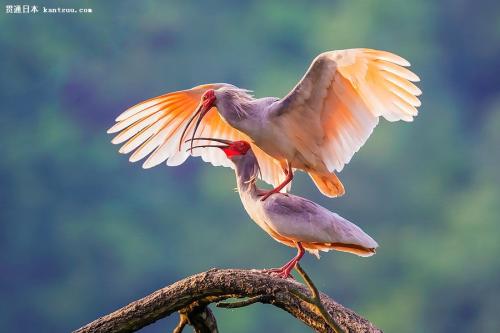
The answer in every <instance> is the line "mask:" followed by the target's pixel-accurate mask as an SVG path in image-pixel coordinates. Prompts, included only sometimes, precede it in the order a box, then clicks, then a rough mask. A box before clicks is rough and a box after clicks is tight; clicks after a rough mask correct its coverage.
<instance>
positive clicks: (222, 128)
mask: <svg viewBox="0 0 500 333" xmlns="http://www.w3.org/2000/svg"><path fill="white" fill-rule="evenodd" d="M409 65H410V63H409V62H408V61H406V60H405V59H403V58H401V57H400V56H397V55H395V54H393V53H390V52H387V51H379V50H372V49H347V50H339V51H330V52H325V53H322V54H320V55H318V56H317V57H316V58H315V59H314V61H313V62H312V64H311V65H310V67H309V69H308V70H307V72H306V73H305V75H304V77H303V78H302V79H301V80H300V81H299V83H298V84H297V85H296V86H295V87H294V88H293V89H292V90H291V91H290V92H289V93H288V94H287V95H286V96H285V97H283V98H276V97H265V98H257V99H256V98H254V97H253V96H252V95H251V94H250V91H248V90H245V89H241V88H238V87H236V86H233V85H230V84H226V83H214V84H205V85H200V86H196V87H194V88H191V89H187V90H181V91H176V92H171V93H167V94H165V95H161V96H158V97H155V98H152V99H149V100H146V101H144V102H142V103H139V104H137V105H135V106H133V107H131V108H129V109H127V110H126V111H125V112H123V113H122V114H121V115H119V116H118V117H117V118H116V124H115V125H114V126H113V127H111V128H110V129H109V130H108V133H118V134H117V135H116V136H115V137H114V138H113V140H112V143H114V144H122V143H124V144H123V146H122V147H121V148H120V150H119V151H120V153H124V154H126V153H130V152H132V151H133V154H132V155H131V156H130V161H131V162H135V161H138V160H141V159H143V158H145V157H146V156H148V158H147V159H146V161H145V162H144V164H143V167H144V168H150V167H153V166H155V165H158V164H160V163H162V162H165V161H166V164H167V165H171V166H174V165H179V164H181V163H183V162H184V161H185V160H186V159H187V157H188V156H189V153H188V152H187V151H186V149H185V148H186V147H185V146H183V145H185V140H184V137H186V136H191V137H192V138H194V136H195V134H198V136H204V137H217V138H223V139H228V140H244V141H247V142H249V143H250V145H251V147H252V150H253V152H254V154H255V156H256V158H257V160H258V162H259V165H260V168H261V177H262V179H263V180H264V181H266V182H267V183H269V184H272V185H273V186H275V188H274V189H273V190H271V191H269V192H267V193H265V194H264V195H263V196H262V200H264V199H266V198H267V197H268V196H269V195H270V194H272V193H276V192H279V191H280V190H282V189H284V190H285V191H286V190H287V189H288V186H289V183H290V182H291V180H292V178H293V172H294V170H296V169H300V170H303V171H305V172H307V173H308V174H309V175H310V176H311V178H312V179H313V181H314V183H315V184H316V186H317V187H318V188H319V190H320V191H321V192H322V193H323V194H324V195H326V196H329V197H336V196H340V195H342V194H344V192H345V191H344V186H343V184H342V183H341V182H340V180H339V179H338V178H337V176H336V174H335V172H340V171H341V170H342V168H343V167H344V165H345V164H347V163H349V161H350V160H351V158H352V156H353V155H354V153H355V152H357V151H358V150H359V149H360V148H361V146H362V145H363V144H364V143H365V142H366V140H367V139H368V137H369V136H370V134H371V133H372V131H373V129H374V128H375V126H377V124H378V121H379V117H381V116H382V117H384V118H385V119H387V120H388V121H391V122H392V121H398V120H403V121H412V120H413V118H414V117H415V116H416V115H417V107H419V106H420V104H421V103H420V100H419V99H418V97H417V96H419V95H420V94H421V90H420V89H419V88H418V87H417V86H415V85H414V84H413V83H412V82H416V81H419V78H418V76H417V75H415V74H414V73H413V72H411V71H410V70H408V69H406V68H405V67H407V66H409ZM191 153H192V154H193V155H201V157H202V159H203V160H204V161H206V162H211V163H212V164H213V165H223V166H229V167H231V166H232V165H231V164H230V162H229V161H228V160H227V159H226V158H225V156H224V154H223V153H222V152H217V151H213V150H210V151H208V150H198V151H196V150H194V151H192V152H191Z"/></svg>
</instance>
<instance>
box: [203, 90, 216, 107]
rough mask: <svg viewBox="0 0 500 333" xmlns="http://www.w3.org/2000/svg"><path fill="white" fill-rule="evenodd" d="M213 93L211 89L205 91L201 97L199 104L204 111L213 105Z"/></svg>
mask: <svg viewBox="0 0 500 333" xmlns="http://www.w3.org/2000/svg"><path fill="white" fill-rule="evenodd" d="M215 99H216V98H215V91H214V90H213V89H209V90H207V91H205V93H204V94H203V96H202V97H201V104H202V105H203V107H204V108H205V109H207V110H208V109H210V108H211V107H212V106H213V105H214V103H215Z"/></svg>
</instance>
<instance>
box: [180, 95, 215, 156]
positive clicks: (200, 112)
mask: <svg viewBox="0 0 500 333" xmlns="http://www.w3.org/2000/svg"><path fill="white" fill-rule="evenodd" d="M210 109H211V107H206V106H205V105H204V104H203V103H201V104H200V106H199V107H198V109H197V110H196V112H195V113H194V114H193V116H192V117H191V118H190V119H189V121H188V123H187V124H186V127H184V130H183V131H182V135H181V138H180V140H179V151H180V150H181V146H182V142H183V140H184V136H185V135H186V133H187V131H188V130H189V129H190V128H191V125H192V123H193V121H194V119H195V118H196V117H198V119H197V120H196V124H195V126H194V130H193V136H192V137H191V149H193V140H195V137H194V136H195V134H196V131H197V130H198V127H199V126H200V123H201V120H202V119H203V117H205V115H206V114H207V113H208V111H210ZM188 141H189V140H188ZM186 142H187V141H186Z"/></svg>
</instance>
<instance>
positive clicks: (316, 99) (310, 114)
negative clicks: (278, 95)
mask: <svg viewBox="0 0 500 333" xmlns="http://www.w3.org/2000/svg"><path fill="white" fill-rule="evenodd" d="M409 65H410V63H409V62H408V61H406V60H405V59H403V58H401V57H400V56H397V55H395V54H393V53H390V52H387V51H378V50H371V49H350V50H340V51H331V52H325V53H322V54H320V55H319V56H318V57H316V59H315V60H314V61H313V63H312V64H311V66H310V67H309V69H308V71H307V73H306V74H305V75H304V77H303V78H302V80H301V81H300V82H299V83H298V84H297V86H296V87H295V88H294V89H293V90H292V91H291V92H290V93H289V94H288V95H287V96H286V97H285V98H284V99H283V100H282V101H281V105H282V108H281V109H277V111H276V112H277V113H281V114H282V116H281V117H280V118H281V119H280V121H281V122H282V125H283V126H282V127H283V128H284V129H285V130H287V131H288V129H290V131H294V128H295V127H297V126H301V125H302V124H303V123H304V122H307V124H308V126H301V129H302V132H307V133H302V134H301V135H300V136H298V135H296V134H293V133H289V134H288V135H287V137H288V138H290V140H292V141H293V140H294V139H295V138H298V139H297V142H294V147H296V148H297V149H298V150H299V152H300V153H301V155H302V156H304V157H305V158H307V157H308V156H311V158H310V159H309V160H308V161H307V162H308V163H309V165H312V166H313V168H312V169H314V167H315V166H318V155H320V156H321V162H322V163H323V164H324V166H326V168H327V169H328V171H330V172H333V171H335V170H336V171H341V170H342V168H343V167H344V165H345V164H347V163H349V161H350V160H351V158H352V156H353V155H354V153H356V152H357V151H358V150H359V149H360V148H361V146H363V144H364V143H365V142H366V140H367V139H368V137H369V136H370V134H371V133H372V131H373V129H374V128H375V127H376V126H377V124H378V120H379V117H381V116H382V117H384V118H385V119H387V120H389V121H398V120H404V121H412V120H413V117H415V116H416V115H417V113H418V111H417V107H419V106H420V105H421V103H420V100H419V99H418V97H417V96H419V95H420V94H421V93H422V92H421V91H420V89H419V88H418V87H417V86H415V85H414V84H413V83H412V82H411V81H414V82H415V81H419V78H418V76H417V75H415V74H414V73H413V72H411V71H410V70H408V69H406V68H404V66H409ZM295 131H296V130H295ZM292 134H293V135H292Z"/></svg>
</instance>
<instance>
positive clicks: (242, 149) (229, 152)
mask: <svg viewBox="0 0 500 333" xmlns="http://www.w3.org/2000/svg"><path fill="white" fill-rule="evenodd" d="M221 149H222V150H223V151H224V153H226V156H227V157H228V158H231V157H233V156H239V155H245V154H246V153H247V151H248V150H249V149H250V144H249V143H248V142H246V141H242V140H241V141H234V142H232V143H231V144H229V145H228V146H227V147H224V148H221Z"/></svg>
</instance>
